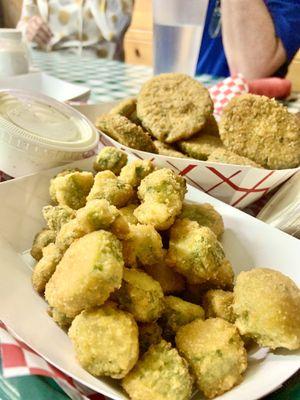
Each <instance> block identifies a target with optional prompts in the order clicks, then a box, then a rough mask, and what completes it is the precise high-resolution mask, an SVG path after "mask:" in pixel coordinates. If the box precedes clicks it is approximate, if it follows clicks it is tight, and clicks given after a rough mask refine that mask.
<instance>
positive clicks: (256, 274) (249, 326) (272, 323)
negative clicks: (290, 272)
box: [233, 268, 300, 350]
mask: <svg viewBox="0 0 300 400" xmlns="http://www.w3.org/2000/svg"><path fill="white" fill-rule="evenodd" d="M233 309H234V312H235V314H236V316H237V319H236V322H235V324H236V326H237V327H238V329H239V331H240V332H241V334H242V335H246V336H248V337H251V338H252V339H254V340H255V341H256V342H257V343H258V344H259V345H260V346H266V347H270V348H271V349H276V348H278V347H283V348H286V349H289V350H296V349H298V348H300V312H299V310H300V290H299V288H298V287H297V286H296V284H295V283H294V282H293V281H292V280H291V279H290V278H288V277H287V276H285V275H283V274H282V273H281V272H278V271H275V270H271V269H268V268H254V269H252V270H251V271H243V272H241V273H240V274H239V275H238V277H237V281H236V285H235V288H234V305H233Z"/></svg>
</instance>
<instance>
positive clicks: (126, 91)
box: [32, 51, 300, 112]
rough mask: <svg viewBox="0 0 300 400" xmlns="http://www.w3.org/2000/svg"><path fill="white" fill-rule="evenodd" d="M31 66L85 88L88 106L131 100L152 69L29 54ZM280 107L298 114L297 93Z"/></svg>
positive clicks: (209, 81) (208, 82)
mask: <svg viewBox="0 0 300 400" xmlns="http://www.w3.org/2000/svg"><path fill="white" fill-rule="evenodd" d="M32 63H33V66H34V67H35V68H37V69H40V70H42V71H44V72H46V73H48V74H49V75H52V76H55V77H56V78H59V79H62V80H65V81H68V82H71V83H74V84H77V85H83V86H88V87H89V88H90V89H91V97H90V101H91V102H92V103H100V102H108V101H114V100H119V99H123V98H125V97H132V96H135V95H136V94H137V93H138V92H139V90H140V87H141V85H142V84H143V83H144V82H145V81H147V80H148V79H149V78H150V77H151V76H152V73H153V71H152V68H150V67H146V66H143V65H129V64H125V63H122V62H119V61H112V60H105V59H99V58H88V57H79V56H77V55H73V54H66V53H64V54H60V53H59V52H57V53H55V52H54V53H53V52H52V53H47V52H42V51H33V52H32ZM196 79H197V80H198V81H199V82H201V83H203V85H205V86H207V87H209V86H212V85H214V84H215V83H217V82H219V81H220V80H221V79H222V78H217V77H213V76H211V75H200V76H197V77H196ZM283 103H284V104H285V105H286V106H287V107H288V109H289V110H290V111H291V112H300V93H292V94H291V96H290V97H289V98H288V99H286V100H284V101H283Z"/></svg>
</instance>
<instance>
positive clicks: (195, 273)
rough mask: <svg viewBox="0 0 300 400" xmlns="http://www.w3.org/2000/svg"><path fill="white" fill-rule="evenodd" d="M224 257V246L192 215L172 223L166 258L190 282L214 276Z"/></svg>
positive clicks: (205, 279) (206, 279) (203, 280)
mask: <svg viewBox="0 0 300 400" xmlns="http://www.w3.org/2000/svg"><path fill="white" fill-rule="evenodd" d="M224 258H225V255H224V250H223V247H222V245H221V243H220V242H219V241H218V239H217V237H216V235H215V234H214V233H213V231H212V230H211V229H209V228H207V227H206V226H199V224H198V223H197V222H195V221H190V220H189V219H179V220H177V221H176V222H175V224H174V225H173V226H172V228H171V231H170V242H169V250H168V254H167V260H166V262H167V265H169V266H170V267H172V268H174V269H175V270H176V271H177V272H179V273H180V274H182V275H184V276H185V277H186V278H187V280H188V282H189V283H202V282H205V281H208V280H210V279H213V278H215V277H216V274H217V272H218V270H219V269H220V267H221V265H222V263H223V261H224Z"/></svg>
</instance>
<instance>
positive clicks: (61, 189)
mask: <svg viewBox="0 0 300 400" xmlns="http://www.w3.org/2000/svg"><path fill="white" fill-rule="evenodd" d="M93 183H94V177H93V174H92V173H91V172H85V171H84V172H78V171H76V172H71V173H69V174H66V175H58V176H56V177H55V178H53V179H51V181H50V189H49V191H50V196H51V198H52V200H53V201H54V202H55V203H57V204H59V205H61V206H68V207H70V208H73V209H74V210H78V209H79V208H81V207H84V206H85V203H86V197H87V195H88V194H89V192H90V190H91V188H92V186H93Z"/></svg>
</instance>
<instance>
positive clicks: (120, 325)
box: [69, 303, 139, 379]
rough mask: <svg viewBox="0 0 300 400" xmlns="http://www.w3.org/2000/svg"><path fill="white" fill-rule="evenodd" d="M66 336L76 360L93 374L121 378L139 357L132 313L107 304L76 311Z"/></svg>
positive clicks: (135, 326) (136, 329)
mask: <svg viewBox="0 0 300 400" xmlns="http://www.w3.org/2000/svg"><path fill="white" fill-rule="evenodd" d="M69 337H70V339H71V341H72V343H73V346H74V349H75V353H76V357H77V358H78V361H79V362H80V364H81V365H82V366H83V368H85V369H86V370H87V371H88V372H90V373H91V374H92V375H95V376H111V377H112V378H116V379H121V378H123V377H124V376H125V375H126V374H127V373H128V372H129V371H130V370H131V368H132V367H133V366H134V365H135V363H136V361H137V359H138V355H139V342H138V327H137V325H136V322H135V321H134V319H133V317H132V315H130V314H128V313H126V312H124V311H121V310H118V309H117V308H116V307H115V306H114V305H113V304H110V303H108V304H105V305H104V306H102V307H101V308H98V309H94V310H90V311H88V310H85V311H83V312H82V313H81V314H79V315H78V316H77V317H76V318H75V319H74V320H73V322H72V325H71V328H70V329H69Z"/></svg>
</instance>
